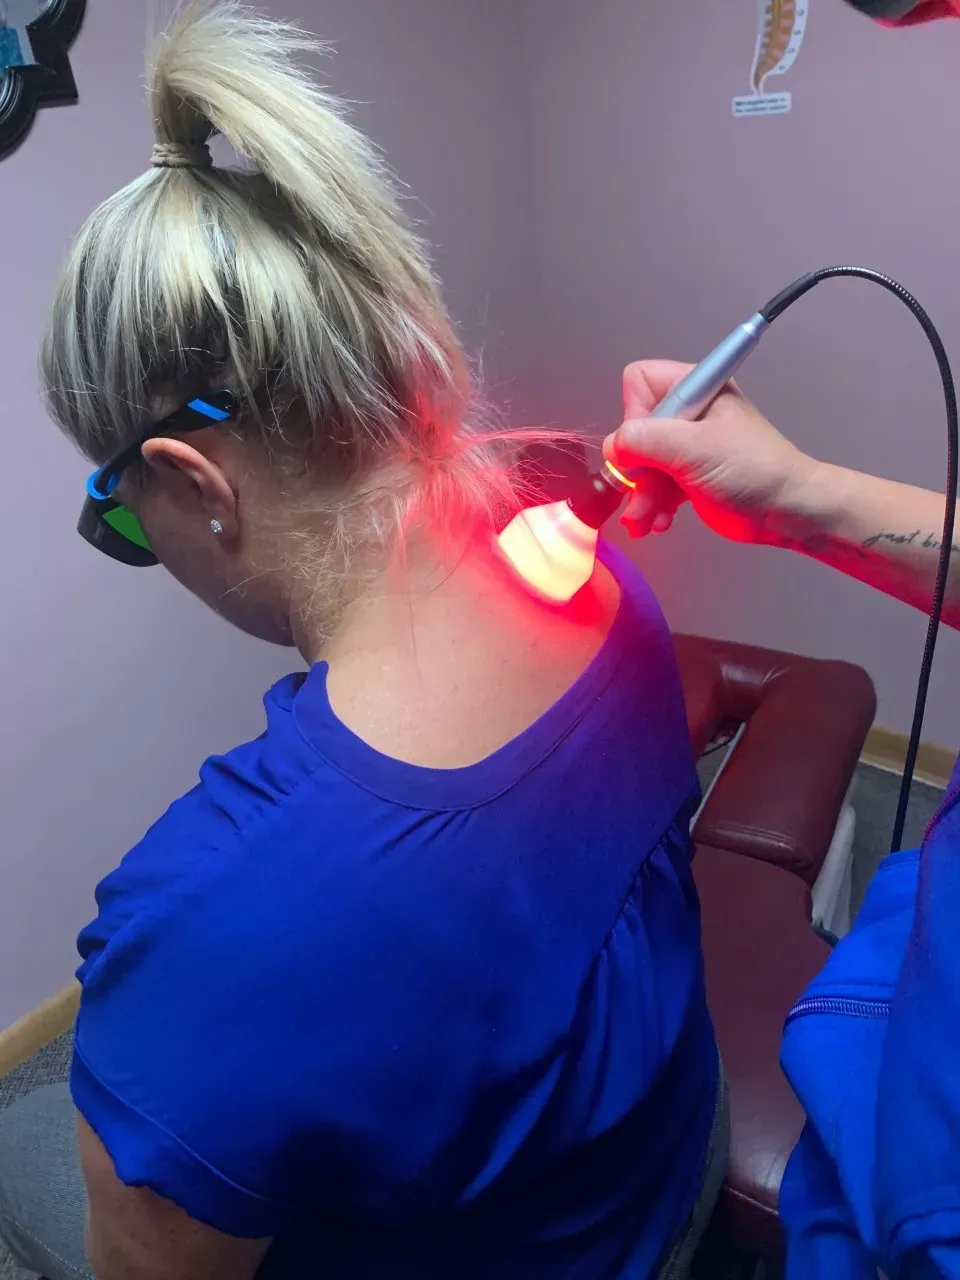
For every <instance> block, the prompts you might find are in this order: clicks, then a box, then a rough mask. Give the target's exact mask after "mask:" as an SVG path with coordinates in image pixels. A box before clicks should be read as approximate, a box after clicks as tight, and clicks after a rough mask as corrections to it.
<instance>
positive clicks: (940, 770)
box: [860, 728, 957, 787]
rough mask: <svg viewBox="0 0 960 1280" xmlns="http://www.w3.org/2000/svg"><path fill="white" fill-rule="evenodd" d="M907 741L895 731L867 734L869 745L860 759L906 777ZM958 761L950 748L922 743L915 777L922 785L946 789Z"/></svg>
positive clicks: (879, 730) (877, 731)
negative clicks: (924, 783) (904, 773)
mask: <svg viewBox="0 0 960 1280" xmlns="http://www.w3.org/2000/svg"><path fill="white" fill-rule="evenodd" d="M907 740H908V739H907V735H906V734H905V733H895V732H894V730H893V729H878V728H873V729H871V730H870V732H869V733H868V734H867V741H866V743H865V744H864V747H863V753H862V755H861V756H860V759H861V761H862V762H863V763H864V764H872V765H875V766H876V768H878V769H886V770H887V771H888V772H889V773H901V774H902V773H903V766H904V762H905V760H906V758H907ZM956 759H957V753H956V751H951V749H950V748H949V747H938V746H937V745H936V744H935V743H933V742H921V743H920V750H919V752H918V753H917V767H916V770H915V772H914V776H915V777H916V779H917V781H918V782H927V783H929V784H930V785H931V786H933V787H945V786H946V785H947V783H948V782H949V781H950V775H951V773H953V766H954V763H955V762H956Z"/></svg>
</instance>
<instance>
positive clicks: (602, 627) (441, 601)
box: [297, 536, 619, 768]
mask: <svg viewBox="0 0 960 1280" xmlns="http://www.w3.org/2000/svg"><path fill="white" fill-rule="evenodd" d="M398 560H399V557H394V558H393V559H392V561H391V563H389V564H388V565H387V566H385V567H384V569H383V571H382V572H381V573H379V574H376V575H371V576H370V578H369V584H368V587H367V589H365V590H364V591H362V592H361V593H360V594H358V595H357V596H356V597H355V598H354V599H353V600H352V601H351V602H350V603H349V604H348V605H347V606H346V607H345V608H344V609H343V611H342V613H341V615H340V619H339V622H338V624H337V626H336V629H335V630H334V631H333V633H332V634H331V635H330V636H329V637H324V635H323V633H322V628H319V627H318V628H315V629H311V628H310V627H309V625H308V622H304V623H303V624H301V628H300V634H298V635H297V644H298V647H299V648H300V651H301V653H302V654H303V656H304V657H305V658H306V660H307V661H308V662H310V663H311V664H312V663H314V662H316V661H319V660H324V661H326V662H327V663H328V664H329V673H328V693H329V696H330V701H331V704H332V705H333V707H334V709H335V711H336V712H337V714H338V716H339V717H340V719H341V720H343V721H344V722H345V723H346V724H347V725H348V727H350V728H351V729H352V730H353V731H354V732H355V733H357V734H358V735H359V736H360V737H362V738H364V739H365V740H366V741H367V742H369V743H370V744H371V745H373V746H375V747H376V748H377V749H378V750H381V751H383V752H385V753H386V754H389V755H394V756H397V757H399V758H402V759H408V760H410V761H411V762H412V763H416V764H427V765H432V766H434V767H441V768H443V767H446V768H450V767H456V766H458V765H464V764H470V763H472V762H474V761H475V760H478V759H481V758H482V757H483V756H484V755H487V754H489V753H490V752H491V751H493V750H495V749H496V748H497V747H498V746H501V745H503V743H504V742H506V741H508V740H509V739H510V738H512V737H514V736H516V734H517V733H519V732H521V731H522V730H523V729H524V728H526V727H527V726H528V725H529V724H531V723H532V722H533V721H534V720H535V719H536V718H537V717H538V716H539V715H541V714H542V713H543V712H544V711H545V710H546V709H547V707H548V706H550V705H551V703H552V702H554V701H555V700H556V698H557V697H559V696H560V694H562V693H563V692H564V690H565V689H567V688H568V687H569V686H570V684H572V683H573V681H574V680H575V679H576V678H577V676H578V675H579V674H580V672H581V671H582V670H583V668H584V667H585V666H586V665H587V663H588V662H589V660H590V658H591V657H592V656H593V654H594V653H596V651H597V649H598V648H599V646H600V644H601V643H602V642H603V638H604V636H605V635H606V632H607V630H608V628H609V625H610V622H611V621H612V618H613V616H614V614H615V612H616V607H617V601H618V598H619V592H618V589H617V586H616V584H615V583H614V581H613V579H612V577H611V576H610V575H609V574H608V573H607V571H606V570H605V569H602V568H601V569H598V572H597V573H596V574H595V575H594V578H593V579H592V580H591V582H590V583H589V584H588V585H587V586H586V587H585V588H584V589H583V591H582V592H580V593H579V595H578V596H577V597H576V598H575V600H574V601H572V602H571V603H570V605H568V606H566V607H565V608H563V609H555V608H549V607H547V606H545V605H543V604H541V603H540V602H539V601H537V600H535V599H533V598H532V597H531V596H530V594H529V593H528V592H527V591H526V589H525V588H524V587H523V586H521V585H520V583H519V582H518V581H517V580H516V579H515V578H514V577H513V575H512V574H511V572H510V570H509V569H508V568H507V567H506V565H505V564H504V563H503V562H502V561H501V560H500V558H499V556H498V555H497V553H496V551H495V549H494V546H493V540H492V538H490V537H489V536H488V537H486V538H477V539H475V540H474V541H473V542H471V543H470V544H469V545H468V546H466V547H465V548H463V550H462V552H461V554H459V555H458V556H455V557H443V556H439V555H437V554H436V553H435V552H433V551H432V549H431V548H429V547H426V546H423V545H420V546H408V547H407V548H406V555H405V557H404V559H403V563H402V564H401V563H398ZM307 617H308V615H307Z"/></svg>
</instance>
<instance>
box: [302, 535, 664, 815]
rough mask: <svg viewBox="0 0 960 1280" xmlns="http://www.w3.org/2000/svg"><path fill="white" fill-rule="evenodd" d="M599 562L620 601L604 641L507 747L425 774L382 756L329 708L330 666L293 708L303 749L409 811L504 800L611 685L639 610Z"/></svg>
mask: <svg viewBox="0 0 960 1280" xmlns="http://www.w3.org/2000/svg"><path fill="white" fill-rule="evenodd" d="M597 558H598V559H599V560H600V562H601V563H602V564H604V565H605V566H606V567H607V568H608V569H609V570H610V572H611V573H612V574H613V576H614V578H615V579H616V581H617V584H618V586H619V588H620V602H619V604H618V606H617V611H616V613H615V615H614V618H613V622H612V623H611V625H610V629H609V630H608V632H607V634H606V636H605V637H604V640H603V643H602V644H601V645H600V648H599V649H598V650H597V652H596V653H595V654H594V656H593V657H592V658H591V660H590V662H589V663H588V664H587V666H586V667H585V668H584V670H583V671H582V672H581V673H580V675H579V676H578V677H577V679H576V680H575V681H574V682H573V684H572V685H571V686H570V687H569V688H568V689H567V690H566V691H565V692H564V693H562V694H561V695H560V697H559V698H558V699H557V700H556V702H554V703H553V704H552V705H551V706H549V707H548V708H547V710H546V711H545V712H544V713H543V714H542V715H541V716H539V717H538V719H536V720H535V721H534V722H533V724H531V725H529V726H528V727H527V728H526V729H524V730H523V731H522V732H521V733H519V734H518V735H517V736H516V737H514V738H511V739H510V741H509V742H506V743H504V745H503V746H502V747H498V748H497V750H496V751H494V752H492V753H491V754H490V755H488V756H485V757H484V758H483V759H482V760H478V761H476V762H475V763H474V764H470V765H464V766H462V767H460V768H455V769H436V768H428V767H426V766H424V765H416V764H410V763H409V762H408V761H405V760H398V759H397V758H396V757H394V756H388V755H385V754H384V753H383V752H381V751H378V750H377V749H376V748H375V747H372V746H371V745H370V744H369V743H368V742H365V741H364V739H363V738H361V737H359V736H358V735H357V734H356V733H354V732H353V730H352V729H349V728H348V727H347V726H346V725H345V724H344V723H343V721H342V720H341V719H340V718H339V717H338V716H337V714H336V713H335V711H334V710H333V707H332V706H331V704H330V698H329V695H328V691H327V673H328V664H327V663H326V662H317V663H315V664H314V666H313V667H311V668H310V670H309V672H308V673H307V675H306V677H305V679H304V680H303V682H302V684H301V685H300V688H299V690H298V691H297V693H296V696H295V698H294V702H293V713H294V719H295V721H296V723H297V727H298V729H299V731H300V733H301V734H302V736H303V737H304V738H305V739H306V741H307V742H308V743H309V745H310V746H311V747H312V748H313V749H314V750H315V751H316V752H317V753H318V754H319V755H320V756H321V757H322V758H323V759H324V760H325V761H326V763H327V764H329V765H331V766H332V767H333V768H334V769H336V770H338V772H340V773H342V774H344V775H345V776H346V777H348V778H350V779H351V780H352V781H353V782H355V783H356V784H357V785H358V786H359V787H362V788H363V789H364V790H365V791H369V792H371V793H372V794H374V795H376V796H379V797H380V798H381V799H384V800H389V801H393V802H394V803H397V804H402V805H405V806H407V807H409V808H424V809H434V810H443V809H463V808H471V807H474V806H476V805H480V804H485V803H487V802H489V801H490V800H493V799H495V798H496V797H497V796H498V795H502V794H503V792H505V791H507V790H508V789H509V788H510V787H512V786H514V785H515V784H516V783H517V782H519V780H520V779H521V778H522V777H524V776H525V775H526V774H527V773H529V772H530V771H531V770H532V769H534V768H536V766H537V765H538V764H539V763H540V762H541V761H542V760H544V759H545V758H546V757H547V756H548V755H549V754H550V753H551V752H552V751H553V750H555V749H556V747H557V746H559V744H560V743H561V742H562V741H563V740H564V738H566V737H567V735H568V734H569V733H570V732H571V731H572V730H573V729H574V728H575V727H576V726H577V724H578V723H579V722H580V720H582V718H583V716H584V715H585V714H586V712H587V711H588V710H589V708H590V707H591V706H593V705H594V704H595V703H596V702H597V700H598V699H599V698H600V696H601V695H602V694H603V692H604V690H605V689H606V688H607V686H608V685H609V684H610V681H611V679H612V677H613V675H614V672H615V671H616V669H617V666H618V665H619V662H620V660H621V658H622V656H623V653H624V649H625V646H627V645H629V643H630V638H629V636H628V634H627V633H628V632H629V631H630V629H631V626H632V624H633V623H634V622H635V619H636V617H637V614H638V611H639V608H640V599H639V590H638V581H637V572H636V570H635V569H634V568H633V566H632V565H631V563H630V561H629V560H627V558H626V556H624V555H623V554H622V553H621V552H619V551H617V550H616V549H615V548H613V547H611V546H610V545H609V544H608V543H606V542H604V541H602V540H601V542H600V544H599V546H598V549H597Z"/></svg>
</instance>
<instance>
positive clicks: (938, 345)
mask: <svg viewBox="0 0 960 1280" xmlns="http://www.w3.org/2000/svg"><path fill="white" fill-rule="evenodd" d="M834 276H859V277H860V278H861V279H863V280H872V281H873V282H874V284H879V285H881V286H882V287H883V288H884V289H886V290H888V291H889V292H890V293H893V294H895V295H896V296H897V297H898V298H899V299H900V301H901V302H903V303H906V305H907V306H908V307H909V308H910V310H911V311H912V312H913V314H914V315H915V316H916V318H917V320H918V321H919V322H920V326H921V328H922V329H923V331H924V333H925V334H926V335H927V340H928V341H929V343H930V345H931V347H932V348H933V354H934V355H935V356H936V358H937V367H938V368H939V370H940V380H941V382H942V383H943V396H944V401H945V403H946V409H947V493H946V504H945V506H944V512H943V540H942V542H941V544H940V560H939V563H938V565H937V577H936V582H935V583H934V588H933V601H932V603H931V605H930V622H929V625H928V626H927V638H926V642H925V644H924V646H923V660H922V662H921V663H920V679H919V680H918V682H917V700H916V704H915V706H914V710H913V725H912V726H911V729H910V740H909V742H908V744H907V756H906V760H905V761H904V766H903V781H902V782H901V785H900V797H899V800H898V801H897V816H896V820H895V822H894V824H893V839H892V841H891V844H890V850H891V852H892V853H896V852H897V851H898V850H899V849H900V847H901V845H902V843H903V827H904V823H905V822H906V819H907V806H908V805H909V803H910V788H911V786H912V784H913V771H914V769H915V768H916V764H917V752H918V750H919V748H920V733H921V730H922V728H923V715H924V711H925V710H926V705H927V690H928V689H929V687H930V672H931V670H932V668H933V655H934V650H935V649H936V645H937V633H938V632H939V630H940V616H941V614H942V613H943V598H944V595H945V593H946V589H947V574H948V573H949V571H950V552H951V550H952V548H953V527H954V520H955V517H956V511H957V453H958V440H957V437H958V424H957V392H956V388H955V386H954V382H953V373H952V371H951V369H950V359H949V357H948V356H947V350H946V347H945V346H944V345H943V340H942V338H941V337H940V334H939V333H938V332H937V329H936V326H935V325H934V323H933V321H932V320H931V319H930V317H929V316H928V315H927V313H926V311H924V309H923V307H922V306H921V305H920V303H919V302H918V301H917V300H916V298H915V297H914V296H913V294H912V293H910V292H908V290H906V289H905V288H904V287H903V285H902V284H898V283H897V281H896V280H892V279H891V278H890V277H889V276H885V275H882V274H881V273H880V272H879V271H871V270H870V269H869V268H868V267H823V268H822V269H821V270H820V271H811V272H809V273H808V274H807V275H805V276H801V277H800V279H799V280H795V281H794V282H793V284H791V285H788V286H787V288H786V289H784V290H783V291H782V292H781V293H778V294H777V296H776V297H775V298H771V300H770V301H769V302H768V303H767V305H766V306H765V307H763V308H762V309H761V315H763V317H764V319H766V320H768V321H770V320H775V319H776V318H777V316H779V315H780V314H781V313H782V312H784V311H786V309H787V307H789V306H791V305H792V304H793V303H794V302H796V301H797V299H798V298H802V297H803V295H804V294H805V293H807V292H809V290H810V289H812V288H814V286H815V285H818V284H819V283H820V282H821V280H829V279H831V278H832V277H834Z"/></svg>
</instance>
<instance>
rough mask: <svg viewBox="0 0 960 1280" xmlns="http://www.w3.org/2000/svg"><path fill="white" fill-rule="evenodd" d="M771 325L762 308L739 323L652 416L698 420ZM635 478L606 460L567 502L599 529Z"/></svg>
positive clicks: (578, 514)
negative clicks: (761, 310)
mask: <svg viewBox="0 0 960 1280" xmlns="http://www.w3.org/2000/svg"><path fill="white" fill-rule="evenodd" d="M769 327H770V321H769V320H767V319H766V318H765V316H764V315H763V313H762V312H760V311H757V312H756V313H755V314H754V315H752V316H751V317H750V319H749V320H745V321H744V323H743V324H741V325H738V326H737V328H736V329H734V331H733V332H732V333H731V334H729V335H728V336H727V337H726V338H724V340H723V341H722V342H721V343H720V345H719V346H718V347H715V348H714V349H713V351H711V352H710V354H709V355H708V356H706V357H705V358H704V359H703V360H701V361H700V363H699V364H698V365H697V367H696V368H695V369H691V370H690V372H689V373H688V374H687V376H686V377H685V378H684V379H683V381H682V382H679V383H677V385H676V386H675V387H674V388H673V390H672V391H671V392H670V393H669V394H668V395H667V397H666V398H665V399H664V400H662V401H661V402H660V404H658V405H657V407H656V409H654V411H653V413H652V414H651V415H650V416H651V417H652V418H680V419H683V420H684V421H685V422H695V421H696V419H697V418H699V417H700V415H701V414H702V413H703V412H704V410H706V409H707V408H709V406H710V404H711V402H712V401H713V400H715V399H716V397H717V396H718V395H719V394H720V392H721V391H722V390H723V388H724V387H725V386H726V384H727V383H728V382H729V381H730V379H731V378H732V377H733V375H734V374H735V373H736V371H737V370H738V369H739V368H740V366H741V365H742V364H743V362H744V360H746V358H747V356H748V355H750V353H751V351H753V349H754V348H755V347H756V345H757V344H758V342H759V341H760V339H761V338H762V337H763V335H764V333H765V332H766V331H767V329H768V328H769ZM631 479H632V478H631V476H630V475H629V474H624V473H621V472H618V471H616V470H615V469H614V468H612V467H611V466H610V464H609V463H604V466H603V468H602V470H600V471H598V472H596V473H595V474H594V475H592V476H590V477H589V479H588V481H587V482H586V483H585V485H584V487H583V488H582V489H581V490H580V492H578V493H575V494H573V495H572V496H571V497H570V498H568V500H567V501H568V503H569V506H570V508H571V510H572V511H573V513H574V515H576V516H577V517H578V518H579V519H580V520H582V521H583V523H584V524H585V525H587V526H589V527H590V528H591V529H599V528H600V526H601V525H603V524H605V523H606V521H607V520H608V519H609V517H610V516H612V515H613V513H614V512H615V511H616V509H617V507H619V505H620V503H621V502H622V501H623V498H624V494H626V493H627V492H628V491H629V490H630V489H632V488H633V484H632V483H631Z"/></svg>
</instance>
